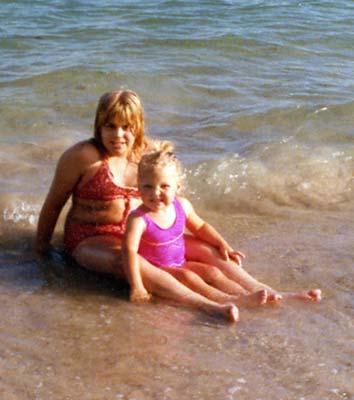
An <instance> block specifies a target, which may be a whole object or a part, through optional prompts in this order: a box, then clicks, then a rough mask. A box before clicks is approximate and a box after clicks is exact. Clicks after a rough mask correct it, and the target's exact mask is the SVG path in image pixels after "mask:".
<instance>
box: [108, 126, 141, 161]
mask: <svg viewBox="0 0 354 400" xmlns="http://www.w3.org/2000/svg"><path fill="white" fill-rule="evenodd" d="M101 138H102V144H103V146H104V147H105V149H106V150H107V152H108V153H109V154H111V155H114V156H128V155H129V154H130V152H131V150H132V149H133V145H134V141H135V137H134V133H133V129H132V127H131V126H130V125H128V124H126V122H125V121H121V120H119V119H116V120H112V121H110V122H108V123H107V124H105V125H103V126H102V128H101Z"/></svg>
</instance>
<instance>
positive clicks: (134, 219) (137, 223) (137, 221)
mask: <svg viewBox="0 0 354 400" xmlns="http://www.w3.org/2000/svg"><path fill="white" fill-rule="evenodd" d="M145 228H146V226H145V223H144V221H143V220H142V218H140V217H139V216H136V215H131V216H130V217H129V218H128V222H127V227H126V230H125V235H124V238H123V245H122V249H123V264H124V270H125V273H126V276H127V279H128V282H129V284H130V301H137V302H138V301H147V300H149V299H150V297H151V296H150V295H149V293H148V292H147V290H146V289H145V287H144V283H143V280H142V277H141V273H140V265H139V258H140V257H139V255H138V250H139V243H140V240H141V235H142V234H143V232H144V230H145Z"/></svg>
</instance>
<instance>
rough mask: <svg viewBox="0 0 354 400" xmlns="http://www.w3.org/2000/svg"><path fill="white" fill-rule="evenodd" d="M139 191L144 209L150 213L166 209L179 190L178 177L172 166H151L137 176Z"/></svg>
mask: <svg viewBox="0 0 354 400" xmlns="http://www.w3.org/2000/svg"><path fill="white" fill-rule="evenodd" d="M139 175H140V176H139V183H138V186H139V191H140V195H141V199H142V202H143V204H144V205H145V207H147V208H149V209H150V210H152V211H159V210H164V209H166V208H167V207H168V206H169V205H170V204H171V203H172V202H173V200H174V198H175V196H176V193H177V191H178V189H179V175H178V172H177V170H176V167H175V166H174V165H168V166H151V167H146V168H144V169H143V170H142V171H141V173H140V174H139Z"/></svg>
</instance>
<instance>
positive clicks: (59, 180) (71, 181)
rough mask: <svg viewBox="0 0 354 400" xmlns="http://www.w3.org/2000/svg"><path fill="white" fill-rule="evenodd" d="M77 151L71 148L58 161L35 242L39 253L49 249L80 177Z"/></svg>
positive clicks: (80, 167) (41, 214) (40, 217)
mask: <svg viewBox="0 0 354 400" xmlns="http://www.w3.org/2000/svg"><path fill="white" fill-rule="evenodd" d="M77 153H78V150H74V149H73V148H71V149H69V150H68V151H67V152H65V153H64V154H63V155H62V156H61V158H60V160H59V162H58V165H57V168H56V172H55V175H54V179H53V182H52V184H51V187H50V189H49V192H48V194H47V197H46V199H45V202H44V204H43V207H42V210H41V212H40V215H39V220H38V225H37V236H36V243H35V251H36V252H37V253H39V254H41V253H44V252H46V251H47V250H48V248H49V245H50V240H51V238H52V235H53V232H54V229H55V225H56V223H57V221H58V218H59V215H60V212H61V210H62V209H63V207H64V205H65V203H66V202H67V200H68V198H69V197H70V195H71V193H72V191H73V188H74V186H75V185H76V183H77V182H78V180H79V179H80V176H81V173H82V163H81V162H80V161H81V160H79V158H78V155H77Z"/></svg>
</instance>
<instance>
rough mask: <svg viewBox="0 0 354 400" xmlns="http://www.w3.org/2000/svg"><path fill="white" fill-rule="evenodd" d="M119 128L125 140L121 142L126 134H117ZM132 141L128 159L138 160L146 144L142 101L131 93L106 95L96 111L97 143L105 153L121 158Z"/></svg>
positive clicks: (123, 92) (123, 91)
mask: <svg viewBox="0 0 354 400" xmlns="http://www.w3.org/2000/svg"><path fill="white" fill-rule="evenodd" d="M118 128H121V130H122V131H124V132H125V139H124V140H121V137H122V136H123V133H121V132H118V131H119V129H118ZM128 133H130V137H129V138H128V136H127V134H128ZM131 136H133V138H132V137H131ZM132 139H133V143H132V146H131V147H130V148H129V151H130V153H128V156H129V157H132V156H134V157H136V158H139V157H140V153H141V151H142V149H143V147H144V145H145V141H144V115H143V105H142V103H141V101H140V98H139V97H138V95H137V94H136V93H134V92H132V91H130V90H120V91H112V92H108V93H105V94H104V95H103V96H102V97H101V98H100V100H99V102H98V105H97V110H96V117H95V128H94V140H95V143H96V145H97V147H98V148H99V149H100V150H101V151H102V152H104V153H106V152H108V153H109V154H112V155H117V154H118V155H119V154H121V151H123V150H125V148H126V147H129V145H130V143H131V140H132ZM117 152H118V153H117ZM123 153H124V151H123ZM124 154H125V153H124Z"/></svg>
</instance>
